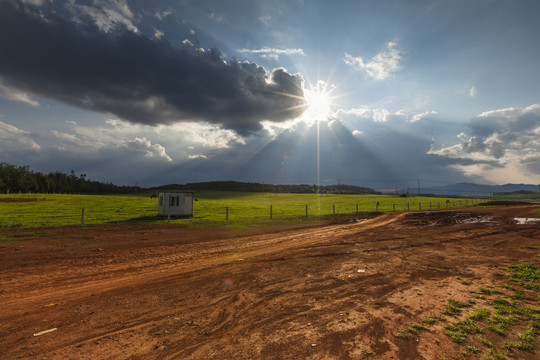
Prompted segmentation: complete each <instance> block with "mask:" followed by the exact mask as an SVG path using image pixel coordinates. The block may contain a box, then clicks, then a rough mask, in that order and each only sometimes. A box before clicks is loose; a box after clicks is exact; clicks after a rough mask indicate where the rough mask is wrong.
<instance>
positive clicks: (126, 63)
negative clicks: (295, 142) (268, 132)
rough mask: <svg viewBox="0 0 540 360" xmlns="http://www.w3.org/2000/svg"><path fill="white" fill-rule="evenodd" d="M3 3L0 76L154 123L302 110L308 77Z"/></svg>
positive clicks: (233, 122)
mask: <svg viewBox="0 0 540 360" xmlns="http://www.w3.org/2000/svg"><path fill="white" fill-rule="evenodd" d="M32 9H33V8H30V7H27V6H25V5H21V4H20V3H15V2H10V1H2V2H0V82H3V83H5V84H7V85H9V86H10V87H13V88H17V89H20V90H23V91H28V92H31V93H34V94H39V95H42V96H46V97H50V98H53V99H56V100H59V101H62V102H64V103H67V104H71V105H75V106H78V107H82V108H85V109H89V110H93V111H98V112H106V113H112V114H115V115H117V116H118V117H120V118H123V119H125V120H128V121H131V122H135V123H142V124H147V125H158V124H172V123H177V122H181V121H188V120H199V121H207V122H209V123H213V124H217V125H219V126H221V127H224V128H227V129H232V130H234V131H236V132H237V133H240V134H246V133H249V132H252V131H256V130H258V129H259V128H260V127H261V126H260V121H262V120H271V121H276V122H279V121H284V120H287V119H291V118H295V117H297V116H299V115H300V114H301V113H302V112H303V111H304V109H305V100H304V97H303V91H302V87H301V81H302V79H301V78H300V77H299V76H297V75H290V74H288V73H287V72H286V71H285V70H284V69H275V70H274V71H273V72H272V73H271V74H270V75H267V73H266V71H265V70H264V69H263V68H262V67H260V66H258V65H256V64H253V63H242V62H236V61H231V62H227V61H225V60H224V58H223V57H222V55H221V54H220V53H219V51H218V50H215V49H214V50H198V49H193V48H183V49H178V48H175V47H174V46H173V45H171V44H170V43H169V42H168V41H167V40H165V39H161V40H154V39H150V38H148V37H145V36H143V35H141V34H140V33H135V32H134V31H131V30H129V29H127V28H126V27H125V26H121V25H118V26H116V27H115V29H114V30H113V31H108V32H104V31H102V30H100V29H99V28H98V27H97V26H96V25H95V24H94V23H93V22H91V21H82V20H81V19H78V20H77V22H76V23H75V22H69V21H67V20H66V19H64V18H62V17H60V16H58V15H55V14H54V13H52V12H51V13H43V12H39V13H38V12H37V11H34V10H32Z"/></svg>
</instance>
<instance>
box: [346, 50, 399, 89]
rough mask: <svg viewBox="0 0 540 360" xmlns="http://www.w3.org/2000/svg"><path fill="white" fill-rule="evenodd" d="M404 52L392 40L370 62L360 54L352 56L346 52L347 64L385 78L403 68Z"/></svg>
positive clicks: (372, 76) (373, 77)
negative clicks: (401, 64) (401, 62)
mask: <svg viewBox="0 0 540 360" xmlns="http://www.w3.org/2000/svg"><path fill="white" fill-rule="evenodd" d="M401 59H402V52H401V51H400V50H399V49H398V48H397V43H396V42H395V41H391V42H389V43H387V44H386V50H385V51H383V52H381V53H379V54H377V55H375V56H374V57H373V58H371V60H370V61H369V62H365V61H364V59H363V58H362V57H360V56H356V57H354V56H352V55H350V54H348V53H345V58H344V59H343V61H345V64H347V65H350V66H352V67H354V68H355V69H357V70H363V71H365V72H366V73H367V74H368V76H369V77H371V78H372V79H375V80H384V79H387V78H388V77H390V76H391V75H392V74H394V73H395V72H396V71H398V70H400V69H401V66H400V61H401Z"/></svg>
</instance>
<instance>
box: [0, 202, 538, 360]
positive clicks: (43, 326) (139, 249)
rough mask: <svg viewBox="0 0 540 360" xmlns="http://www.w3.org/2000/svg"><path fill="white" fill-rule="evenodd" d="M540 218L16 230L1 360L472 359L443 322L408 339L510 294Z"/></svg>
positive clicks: (388, 216) (7, 249) (2, 285)
mask: <svg viewBox="0 0 540 360" xmlns="http://www.w3.org/2000/svg"><path fill="white" fill-rule="evenodd" d="M533 208H534V207H532V206H513V207H498V208H475V209H467V210H461V211H444V212H435V213H410V214H394V213H385V214H381V215H379V216H377V217H374V218H372V219H369V220H365V221H354V220H352V221H341V222H339V223H319V224H310V225H306V224H303V225H275V226H267V227H257V228H249V229H241V230H224V229H193V228H185V227H181V226H177V225H175V226H173V225H148V224H121V225H104V226H88V227H84V228H81V227H64V228H55V229H39V230H3V231H1V232H0V235H2V234H4V235H6V234H7V235H8V236H12V238H13V239H20V240H18V241H12V242H1V243H0V309H1V311H0V354H1V355H0V357H1V358H3V359H126V358H129V359H235V358H236V359H250V358H253V359H305V358H309V359H363V358H368V357H369V358H374V359H441V358H442V357H444V356H449V355H452V354H457V351H458V350H459V349H460V345H458V344H456V343H454V342H452V340H451V339H450V338H449V337H447V336H446V335H444V333H443V332H444V328H443V325H442V324H441V325H437V326H433V327H431V328H430V330H429V331H422V332H420V333H419V334H418V335H416V336H415V337H413V338H412V339H401V338H398V337H396V336H395V335H396V334H397V333H398V332H400V331H401V330H403V329H405V328H406V327H407V326H409V325H410V324H412V323H420V322H421V321H422V319H425V318H426V317H427V316H428V315H429V314H434V313H437V314H440V313H441V311H442V310H443V309H444V307H445V304H446V303H447V299H449V298H454V299H458V300H463V299H466V298H469V297H470V294H469V293H468V292H469V289H474V288H479V287H489V286H495V287H497V286H499V287H500V281H501V280H500V278H497V277H496V276H493V273H495V272H497V268H496V267H497V266H507V265H513V264H518V263H522V262H525V261H533V262H537V261H538V257H537V254H538V253H539V252H540V250H539V249H538V248H537V249H535V248H534V246H531V244H535V245H540V225H538V224H537V225H517V224H515V223H514V222H513V220H512V218H513V217H515V216H525V217H531V214H530V213H529V211H530V210H532V209H533ZM464 214H465V215H464ZM474 219H477V220H478V219H482V220H485V221H487V222H480V221H478V222H474V221H472V223H471V220H474ZM13 236H16V237H13ZM527 245H528V246H527ZM464 283H468V284H470V285H466V284H464ZM53 328H56V330H55V331H53V332H49V333H46V334H43V335H40V336H34V334H36V333H38V332H40V331H43V330H48V329H53ZM486 336H490V335H486ZM434 338H437V340H436V341H434ZM535 345H536V346H537V347H538V345H539V344H538V340H537V342H536V344H535ZM536 352H537V353H538V352H540V351H539V350H536ZM537 355H538V354H535V353H534V352H532V353H531V352H522V351H520V352H519V358H522V359H535V358H536V356H537ZM468 358H472V357H468Z"/></svg>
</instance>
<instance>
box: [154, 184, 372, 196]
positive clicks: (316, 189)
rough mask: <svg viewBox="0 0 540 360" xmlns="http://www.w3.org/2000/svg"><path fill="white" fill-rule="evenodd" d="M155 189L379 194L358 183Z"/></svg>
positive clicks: (178, 185)
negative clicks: (357, 184)
mask: <svg viewBox="0 0 540 360" xmlns="http://www.w3.org/2000/svg"><path fill="white" fill-rule="evenodd" d="M151 190H153V191H159V190H176V191H243V192H266V193H293V194H317V193H320V194H378V193H377V192H376V191H375V190H373V189H370V188H366V187H362V186H356V185H324V186H317V185H307V184H300V185H272V184H261V183H249V182H239V181H209V182H200V183H188V184H183V185H180V184H169V185H163V186H160V187H156V188H152V189H151Z"/></svg>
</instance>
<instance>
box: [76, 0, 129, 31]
mask: <svg viewBox="0 0 540 360" xmlns="http://www.w3.org/2000/svg"><path fill="white" fill-rule="evenodd" d="M66 7H67V8H68V9H69V10H71V11H72V12H73V13H74V15H75V16H76V17H80V16H88V17H90V18H91V19H92V20H94V23H95V24H96V25H97V26H98V27H99V28H100V29H101V31H103V32H110V31H111V30H113V29H114V28H115V27H117V26H118V25H123V26H125V27H126V28H127V29H129V30H131V31H133V32H135V33H138V32H139V29H137V27H136V26H135V25H134V24H133V21H134V20H135V16H134V15H133V13H132V12H131V10H130V9H129V6H128V4H127V2H126V0H94V1H93V6H88V5H79V4H76V3H75V2H73V3H70V4H66Z"/></svg>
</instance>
